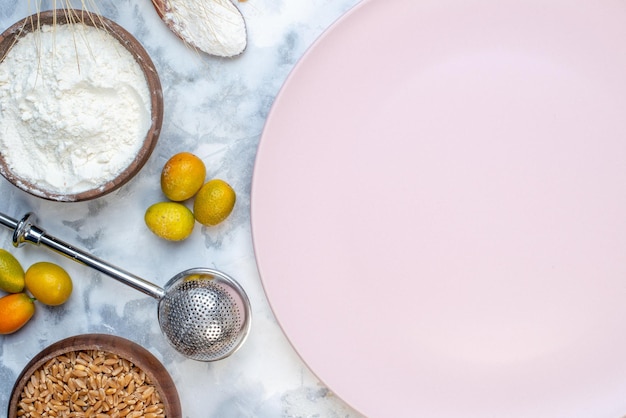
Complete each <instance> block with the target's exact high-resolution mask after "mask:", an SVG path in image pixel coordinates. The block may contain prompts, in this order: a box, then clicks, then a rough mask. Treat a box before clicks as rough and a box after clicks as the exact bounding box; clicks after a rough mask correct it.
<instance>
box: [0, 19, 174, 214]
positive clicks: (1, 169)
mask: <svg viewBox="0 0 626 418" xmlns="http://www.w3.org/2000/svg"><path fill="white" fill-rule="evenodd" d="M68 23H80V24H85V25H87V26H92V27H97V28H100V29H104V30H106V31H107V32H108V33H109V34H110V35H111V36H112V37H113V38H115V39H117V40H118V41H119V42H120V44H122V45H123V46H124V47H125V48H126V49H127V50H128V51H129V52H130V53H131V55H132V56H133V57H134V58H135V61H136V62H137V63H138V65H139V66H140V68H141V69H142V71H143V73H144V75H145V79H146V82H147V85H148V89H149V94H150V104H151V125H150V127H149V130H148V132H147V134H146V136H145V139H144V141H143V145H142V147H141V149H140V150H139V151H138V153H137V154H136V155H135V158H134V159H133V160H132V162H131V163H130V164H129V165H128V166H127V167H126V168H125V169H124V170H123V171H122V172H121V173H120V174H119V175H117V177H115V178H110V179H107V180H106V181H105V182H104V183H103V184H100V185H98V186H97V187H94V188H93V189H90V190H86V191H81V192H77V193H71V192H67V193H61V192H56V191H50V190H46V189H45V188H43V186H41V185H38V184H33V183H32V182H29V181H27V180H25V179H23V178H20V176H18V175H16V174H15V173H14V172H13V171H12V170H11V169H10V167H9V166H8V164H7V162H6V160H5V157H4V154H5V153H6V152H9V150H3V149H0V174H2V176H4V177H5V178H6V179H7V180H9V181H10V182H11V183H13V184H14V185H15V186H17V187H18V188H20V189H22V190H24V191H26V192H28V193H30V194H32V195H35V196H38V197H42V198H44V199H48V200H54V201H67V202H74V201H84V200H90V199H94V198H97V197H100V196H103V195H105V194H108V193H110V192H112V191H114V190H116V189H118V188H119V187H121V186H122V185H124V184H126V183H127V182H128V181H129V180H130V179H132V178H133V176H135V175H136V174H137V173H138V172H139V170H140V169H141V168H142V167H143V166H144V164H145V163H146V161H147V160H148V158H149V157H150V155H151V153H152V151H153V150H154V147H155V146H156V143H157V140H158V138H159V134H160V132H161V126H162V123H163V91H162V88H161V82H160V79H159V76H158V73H157V70H156V68H155V66H154V63H153V62H152V60H151V59H150V56H149V55H148V53H147V52H146V51H145V49H144V48H143V47H142V46H141V44H140V43H139V41H137V39H135V38H134V37H133V36H132V35H131V34H130V33H129V32H127V31H126V30H125V29H124V28H122V27H121V26H119V25H118V24H116V23H115V22H113V21H111V20H109V19H107V18H106V17H104V16H100V15H97V14H94V13H91V12H88V11H83V10H76V9H58V10H49V11H44V12H41V13H39V14H34V15H32V16H29V17H27V18H25V19H23V20H20V21H19V22H17V23H15V24H13V25H12V26H11V27H10V28H8V29H7V30H5V31H4V32H3V33H2V34H1V35H0V60H3V59H4V57H5V56H6V54H7V53H8V52H9V50H10V49H11V48H12V47H13V45H14V44H15V43H16V42H17V41H19V39H20V38H21V37H23V36H24V35H25V34H27V33H29V32H33V31H37V30H39V27H40V26H44V25H64V24H68Z"/></svg>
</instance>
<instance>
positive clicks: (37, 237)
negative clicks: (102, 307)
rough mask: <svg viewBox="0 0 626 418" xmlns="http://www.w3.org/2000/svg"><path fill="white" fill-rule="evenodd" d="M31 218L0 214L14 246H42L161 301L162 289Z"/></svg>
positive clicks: (29, 214)
mask: <svg viewBox="0 0 626 418" xmlns="http://www.w3.org/2000/svg"><path fill="white" fill-rule="evenodd" d="M32 217H33V214H32V213H27V214H26V215H25V216H24V217H23V218H22V219H20V220H19V221H18V220H16V219H13V218H11V217H9V216H7V215H5V214H3V213H0V224H2V225H4V226H6V227H7V228H9V229H12V230H13V245H14V246H16V247H19V246H21V245H23V244H24V243H26V242H28V243H30V244H35V245H40V244H43V245H45V246H46V247H48V248H50V249H52V250H54V251H56V252H57V253H59V254H62V255H64V256H66V257H68V258H71V259H72V260H74V261H76V262H78V263H82V264H85V265H87V266H89V267H91V268H94V269H96V270H97V271H99V272H101V273H103V274H106V275H107V276H109V277H112V278H114V279H116V280H118V281H120V282H122V283H124V284H126V285H128V286H130V287H133V288H135V289H137V290H139V291H140V292H143V293H145V294H146V295H148V296H152V297H153V298H155V299H161V298H163V297H164V296H165V290H164V289H163V288H161V287H159V286H157V285H155V284H153V283H150V282H148V281H146V280H144V279H142V278H141V277H138V276H135V275H134V274H131V273H129V272H127V271H124V270H122V269H120V268H118V267H115V266H114V265H112V264H109V263H107V262H106V261H103V260H101V259H99V258H97V257H94V256H93V255H91V254H89V253H87V252H85V251H82V250H79V249H78V248H74V247H73V246H71V245H69V244H67V243H65V242H63V241H61V240H59V239H57V238H55V237H53V236H51V235H48V234H46V232H45V231H44V230H43V229H41V228H39V227H38V226H36V225H34V224H33V223H32V222H31V218H32Z"/></svg>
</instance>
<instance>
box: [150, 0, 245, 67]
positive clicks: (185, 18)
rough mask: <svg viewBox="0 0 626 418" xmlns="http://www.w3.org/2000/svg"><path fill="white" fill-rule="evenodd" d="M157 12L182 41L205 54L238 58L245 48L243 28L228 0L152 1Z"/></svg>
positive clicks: (241, 20)
mask: <svg viewBox="0 0 626 418" xmlns="http://www.w3.org/2000/svg"><path fill="white" fill-rule="evenodd" d="M152 2H153V4H154V6H155V8H156V9H157V12H158V13H159V15H160V16H161V18H162V19H163V21H164V22H165V23H166V24H167V26H168V27H169V28H170V29H171V30H172V31H173V32H174V33H176V34H177V35H178V36H179V37H180V38H181V39H182V40H183V41H185V42H186V43H188V44H189V45H191V46H193V47H194V48H197V49H199V50H201V51H204V52H206V53H207V54H211V55H217V56H221V57H232V56H235V55H239V54H241V53H242V52H243V50H244V49H245V48H246V43H247V34H246V25H245V22H244V19H243V16H242V15H241V13H240V12H239V9H238V8H237V7H236V6H235V5H234V4H233V3H232V2H231V1H230V0H152Z"/></svg>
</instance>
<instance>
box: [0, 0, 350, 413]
mask: <svg viewBox="0 0 626 418" xmlns="http://www.w3.org/2000/svg"><path fill="white" fill-rule="evenodd" d="M357 2H358V0H308V1H306V2H305V1H299V0H295V1H294V0H271V1H263V0H248V1H246V2H241V3H237V6H238V7H239V8H240V10H241V12H242V13H243V15H244V17H245V19H246V22H247V28H248V42H249V43H248V48H247V50H246V51H245V52H244V54H243V55H241V56H240V57H238V58H235V59H220V58H214V57H209V56H206V55H202V54H198V53H196V52H194V51H192V50H190V49H189V48H187V47H186V46H185V45H184V44H183V43H182V42H181V41H180V40H179V39H178V38H176V37H175V36H174V35H173V34H172V33H170V32H169V30H168V29H167V28H166V26H165V25H164V24H163V23H162V22H161V20H160V19H159V17H158V15H157V13H156V12H155V10H154V9H153V7H152V5H151V2H150V1H149V0H115V1H102V0H88V4H90V5H91V8H92V9H94V10H95V11H98V12H99V13H101V14H103V15H105V16H107V17H109V18H111V19H112V20H114V21H116V22H117V23H119V24H120V25H122V26H123V27H124V28H126V29H127V30H128V31H129V32H131V33H132V34H133V35H135V36H136V37H137V38H138V39H139V40H140V42H141V43H142V44H143V45H144V47H145V48H146V50H147V51H148V53H149V54H150V55H151V57H152V59H153V60H154V62H155V65H156V67H157V69H158V71H159V74H160V77H161V83H162V85H163V91H164V102H165V120H164V123H163V130H162V134H161V137H160V142H159V144H158V146H157V147H156V149H155V151H154V153H153V154H152V157H151V158H150V160H149V162H148V163H147V165H146V166H145V167H144V169H143V170H142V171H141V172H140V174H139V175H138V176H137V177H136V178H135V179H134V180H133V181H131V182H130V183H129V184H127V185H126V186H124V187H122V188H121V189H120V190H118V191H117V192H114V193H113V194H111V195H108V196H105V197H103V198H100V199H97V200H93V201H90V202H84V203H56V202H49V201H44V200H41V199H38V198H35V197H32V196H30V195H28V194H26V193H24V192H22V191H20V190H18V189H16V188H14V187H13V186H11V185H10V184H9V183H8V182H7V181H6V180H4V179H3V178H0V197H1V198H0V212H3V213H5V214H7V215H9V216H11V217H14V218H20V217H21V216H22V215H23V214H24V213H26V212H28V211H34V212H35V213H36V214H37V215H38V218H39V222H38V223H39V226H41V227H43V228H44V229H46V230H47V232H48V233H49V234H51V235H54V236H56V237H58V238H60V239H62V240H64V241H67V242H69V243H72V244H75V245H76V246H78V247H80V248H83V249H86V250H87V251H89V252H91V253H93V254H95V255H96V256H98V257H100V258H103V259H104V260H107V261H109V262H110V263H113V264H115V265H117V266H119V267H121V268H123V269H126V270H128V271H130V272H132V273H134V274H136V275H139V276H141V277H144V278H146V279H148V280H150V281H153V282H155V283H157V284H159V285H164V284H165V283H166V282H167V280H169V278H170V277H172V276H173V275H175V274H176V273H178V272H179V271H182V270H185V269H187V268H191V267H199V266H204V267H213V268H217V269H220V270H223V271H225V272H226V273H227V274H229V275H231V276H233V277H234V278H236V279H237V280H238V281H239V283H240V284H241V285H242V286H243V287H244V288H245V289H246V291H247V292H248V295H249V296H250V299H251V301H252V304H253V324H252V332H251V334H250V336H249V338H248V340H247V342H246V343H245V345H244V346H243V347H242V349H241V350H240V351H238V352H237V353H235V354H234V355H233V356H231V357H229V358H228V359H225V360H222V361H219V362H215V363H201V362H196V361H193V360H188V359H186V358H184V357H183V356H181V355H180V354H178V353H177V352H176V351H174V350H173V349H172V348H171V347H170V346H169V344H168V343H167V342H166V340H165V338H164V337H163V336H162V335H161V332H160V330H159V326H158V322H157V312H156V306H157V302H156V301H155V300H153V299H151V298H149V297H146V296H144V295H143V294H142V293H140V292H137V291H135V290H133V289H131V288H129V287H126V286H124V285H122V284H120V283H118V282H116V281H115V280H113V279H110V278H108V277H105V276H102V275H100V274H99V273H96V272H95V271H93V270H90V269H88V268H87V267H84V266H81V265H78V264H76V263H73V262H72V261H70V260H67V259H65V258H63V257H61V256H59V255H56V254H54V253H52V252H50V251H49V250H47V249H45V248H36V247H33V246H27V247H23V248H19V249H14V248H13V247H12V245H11V237H10V232H9V231H8V229H6V228H3V229H4V231H3V230H1V229H0V247H2V248H5V249H8V250H9V251H12V252H13V253H14V254H15V255H16V257H17V258H18V259H19V260H20V261H21V262H22V264H23V265H24V266H25V267H27V266H29V265H30V264H32V263H34V262H36V261H42V260H50V261H54V262H57V263H59V264H61V265H62V266H64V267H65V268H66V269H67V270H68V271H69V272H70V274H71V275H72V276H73V278H74V285H75V288H74V293H73V295H72V297H71V299H70V301H69V302H67V303H66V304H65V305H63V306H61V307H55V308H46V307H43V306H42V305H38V310H37V313H36V315H35V317H34V318H33V319H32V320H31V322H30V323H29V324H28V325H27V326H26V327H25V328H23V329H22V330H20V331H18V332H17V333H15V334H12V335H7V336H0V416H2V415H4V414H5V413H6V412H5V411H6V410H7V405H8V399H9V396H10V390H11V387H12V386H13V384H14V382H15V379H16V378H17V375H18V374H19V372H20V371H21V369H22V368H23V367H24V365H26V363H27V362H28V360H29V359H30V358H31V357H32V356H33V355H35V354H36V353H37V352H39V351H40V350H41V349H43V348H44V347H45V346H47V345H49V344H51V343H52V342H55V341H57V340H60V339H62V338H65V337H68V336H72V335H77V334H82V333H95V332H98V333H110V334H115V335H119V336H122V337H125V338H128V339H130V340H133V341H135V342H137V343H139V344H141V345H143V346H144V347H146V348H148V349H149V350H150V351H151V352H152V353H153V354H155V355H156V356H157V358H159V359H160V360H161V361H162V362H163V364H164V365H165V367H166V368H167V369H168V371H169V372H170V373H171V375H172V377H173V379H174V381H175V383H176V385H177V388H178V392H179V395H180V399H181V403H182V408H183V413H184V416H186V417H193V418H198V417H224V418H228V417H331V418H332V417H357V416H358V414H357V413H356V412H354V411H353V410H351V409H350V408H349V407H348V406H347V405H345V404H344V403H343V402H342V401H341V400H340V399H338V398H337V397H335V396H334V395H333V394H332V393H331V392H330V391H329V390H328V389H326V388H325V387H324V386H323V384H321V383H320V382H318V381H317V379H316V378H315V376H313V375H312V374H311V372H310V371H308V370H307V368H306V367H305V365H304V364H303V363H302V362H301V360H300V359H299V358H298V357H297V355H296V354H295V352H294V351H293V349H292V348H291V347H290V345H289V344H288V342H287V340H286V338H285V337H284V335H283V334H282V332H281V330H280V328H279V326H278V325H277V323H276V321H275V319H274V317H273V315H272V313H271V310H270V308H269V305H268V302H267V300H266V298H265V295H264V293H263V288H262V284H261V280H260V278H259V275H258V272H257V268H256V264H255V259H254V253H253V248H252V242H251V233H250V213H249V211H250V184H251V179H252V174H253V166H254V159H255V154H256V149H257V145H258V142H259V139H260V136H261V132H262V129H263V125H264V123H265V119H266V117H267V115H268V112H269V110H270V107H271V105H272V102H273V100H274V98H275V97H276V95H277V93H278V91H279V89H280V87H281V86H282V84H283V82H284V80H285V78H286V77H287V75H288V74H289V72H290V70H291V69H292V68H293V67H294V65H295V63H296V62H297V60H298V59H299V58H300V57H301V56H302V54H303V53H304V52H305V51H306V49H307V48H308V47H309V46H310V45H311V44H312V43H313V42H314V40H315V39H316V38H317V37H318V36H319V35H320V34H321V33H322V32H323V31H324V29H326V28H327V27H328V26H329V25H330V24H332V22H333V21H335V20H336V19H337V18H338V17H340V16H341V15H342V14H343V13H345V12H346V11H347V10H349V9H350V8H351V7H352V6H354V5H355V4H356V3H357ZM55 3H57V2H54V1H47V2H46V1H44V2H42V3H41V9H50V8H53V7H55ZM64 3H65V2H58V4H57V6H59V7H61V6H62V5H63V4H64ZM77 3H78V4H80V2H77ZM38 4H39V0H33V1H24V0H20V1H16V0H0V29H1V30H4V29H5V28H6V27H8V26H9V25H11V24H13V23H14V22H15V21H17V20H19V19H21V18H23V17H25V16H27V15H29V14H31V13H33V12H34V11H35V10H36V8H37V5H38ZM180 151H191V152H194V153H196V154H197V155H199V156H200V157H202V158H203V159H204V161H205V163H206V165H207V169H208V177H220V178H223V179H224V180H226V181H228V182H229V183H231V184H232V185H233V187H234V189H235V190H236V192H237V195H238V200H237V204H236V207H235V210H234V212H233V214H232V215H231V217H230V218H229V219H228V220H227V221H226V222H225V223H224V224H222V225H220V226H218V227H215V228H201V227H199V226H198V227H197V228H196V230H195V231H194V233H193V235H192V236H191V237H190V238H189V239H188V240H186V241H184V242H183V243H168V242H165V241H162V240H159V239H157V238H156V237H155V236H153V235H152V234H151V233H150V232H149V231H148V230H147V228H146V227H145V226H144V223H143V214H144V211H145V209H146V208H147V207H148V206H149V205H150V204H152V203H155V202H157V201H160V200H162V199H163V197H162V195H161V192H160V188H159V175H160V170H161V168H162V166H163V164H164V163H165V161H166V160H167V159H168V158H169V157H170V156H171V155H173V154H174V153H176V152H180Z"/></svg>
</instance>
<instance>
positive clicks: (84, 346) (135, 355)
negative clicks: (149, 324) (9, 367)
mask: <svg viewBox="0 0 626 418" xmlns="http://www.w3.org/2000/svg"><path fill="white" fill-rule="evenodd" d="M89 350H97V351H103V352H108V353H111V354H115V355H117V356H118V357H121V358H124V359H126V360H128V361H130V362H132V363H133V364H134V365H135V366H137V367H138V368H140V369H141V370H142V371H143V372H145V374H146V376H148V377H149V378H150V380H151V381H152V384H153V385H154V386H155V390H156V391H157V392H158V393H159V395H160V398H161V402H162V403H163V405H164V412H165V416H166V417H167V418H180V417H182V412H181V407H180V400H179V398H178V392H177V391H176V386H175V385H174V382H173V381H172V378H171V377H170V375H169V374H168V372H167V370H166V369H165V367H163V365H162V364H161V363H160V362H159V360H158V359H157V358H156V357H154V356H153V355H152V354H151V353H150V352H149V351H147V350H146V349H145V348H143V347H141V346H139V345H137V344H136V343H134V342H132V341H129V340H127V339H124V338H121V337H117V336H114V335H107V334H84V335H77V336H74V337H69V338H66V339H64V340H61V341H58V342H56V343H53V344H52V345H50V346H48V347H47V348H45V349H44V350H43V351H41V352H40V353H39V354H37V355H36V356H35V357H34V358H33V359H32V360H31V361H30V362H29V363H28V364H27V365H26V367H25V368H24V370H23V371H22V373H21V374H20V375H19V377H18V378H17V381H16V382H15V385H14V386H13V391H12V392H11V398H10V401H9V408H8V416H9V417H11V418H13V417H16V416H17V411H18V405H19V402H20V396H21V394H22V392H23V390H24V387H25V386H26V385H27V384H28V382H29V381H30V379H31V376H32V375H33V373H35V372H36V371H37V370H38V369H39V368H40V367H42V366H43V365H44V364H46V363H47V362H48V361H50V360H52V359H54V358H55V357H58V356H60V355H67V354H69V353H70V352H72V351H76V352H78V351H89Z"/></svg>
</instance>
